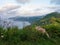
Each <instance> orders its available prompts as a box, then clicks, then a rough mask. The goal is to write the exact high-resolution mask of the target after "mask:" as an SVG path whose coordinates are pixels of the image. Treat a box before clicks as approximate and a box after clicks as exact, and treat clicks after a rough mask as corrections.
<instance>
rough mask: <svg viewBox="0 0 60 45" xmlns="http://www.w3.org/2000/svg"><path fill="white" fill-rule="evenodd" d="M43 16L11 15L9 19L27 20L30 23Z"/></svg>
mask: <svg viewBox="0 0 60 45" xmlns="http://www.w3.org/2000/svg"><path fill="white" fill-rule="evenodd" d="M43 17H44V16H33V17H20V16H19V17H18V16H17V17H12V18H9V19H12V20H14V21H28V22H30V23H33V22H35V21H37V20H40V19H41V18H43Z"/></svg>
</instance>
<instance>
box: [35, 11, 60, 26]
mask: <svg viewBox="0 0 60 45" xmlns="http://www.w3.org/2000/svg"><path fill="white" fill-rule="evenodd" d="M52 23H60V13H58V12H53V13H50V14H47V15H46V16H45V17H44V18H42V19H40V20H38V21H36V22H35V23H34V24H36V25H47V24H52Z"/></svg>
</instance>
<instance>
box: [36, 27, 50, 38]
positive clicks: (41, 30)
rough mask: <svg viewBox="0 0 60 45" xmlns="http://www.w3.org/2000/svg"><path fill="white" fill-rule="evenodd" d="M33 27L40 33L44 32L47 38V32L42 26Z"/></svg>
mask: <svg viewBox="0 0 60 45" xmlns="http://www.w3.org/2000/svg"><path fill="white" fill-rule="evenodd" d="M35 29H36V30H38V31H40V32H41V33H42V34H46V36H47V37H48V38H49V34H48V33H47V31H46V30H45V29H44V28H42V27H40V26H36V27H35Z"/></svg>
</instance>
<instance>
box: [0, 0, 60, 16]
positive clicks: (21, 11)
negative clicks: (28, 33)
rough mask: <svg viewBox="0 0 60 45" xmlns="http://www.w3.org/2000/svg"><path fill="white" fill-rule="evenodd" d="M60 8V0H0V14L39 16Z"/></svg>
mask: <svg viewBox="0 0 60 45" xmlns="http://www.w3.org/2000/svg"><path fill="white" fill-rule="evenodd" d="M58 10H60V0H0V15H6V16H39V15H45V14H47V13H51V12H54V11H58Z"/></svg>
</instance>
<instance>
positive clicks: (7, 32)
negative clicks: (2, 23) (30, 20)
mask: <svg viewBox="0 0 60 45" xmlns="http://www.w3.org/2000/svg"><path fill="white" fill-rule="evenodd" d="M51 15H52V14H51ZM51 15H50V16H51ZM56 16H58V15H56ZM48 17H49V16H48ZM48 17H46V16H45V17H44V18H43V19H41V20H39V21H37V22H36V23H34V24H33V25H31V26H27V27H25V28H23V29H18V27H12V28H7V29H4V28H2V27H0V45H60V18H58V17H55V13H54V16H52V17H50V18H49V19H46V18H48ZM42 22H43V24H42ZM38 25H39V26H42V27H43V28H45V29H46V31H47V32H48V34H49V36H50V38H48V37H47V36H46V35H45V34H44V35H43V34H42V33H40V32H39V31H37V30H36V29H35V26H38Z"/></svg>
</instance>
